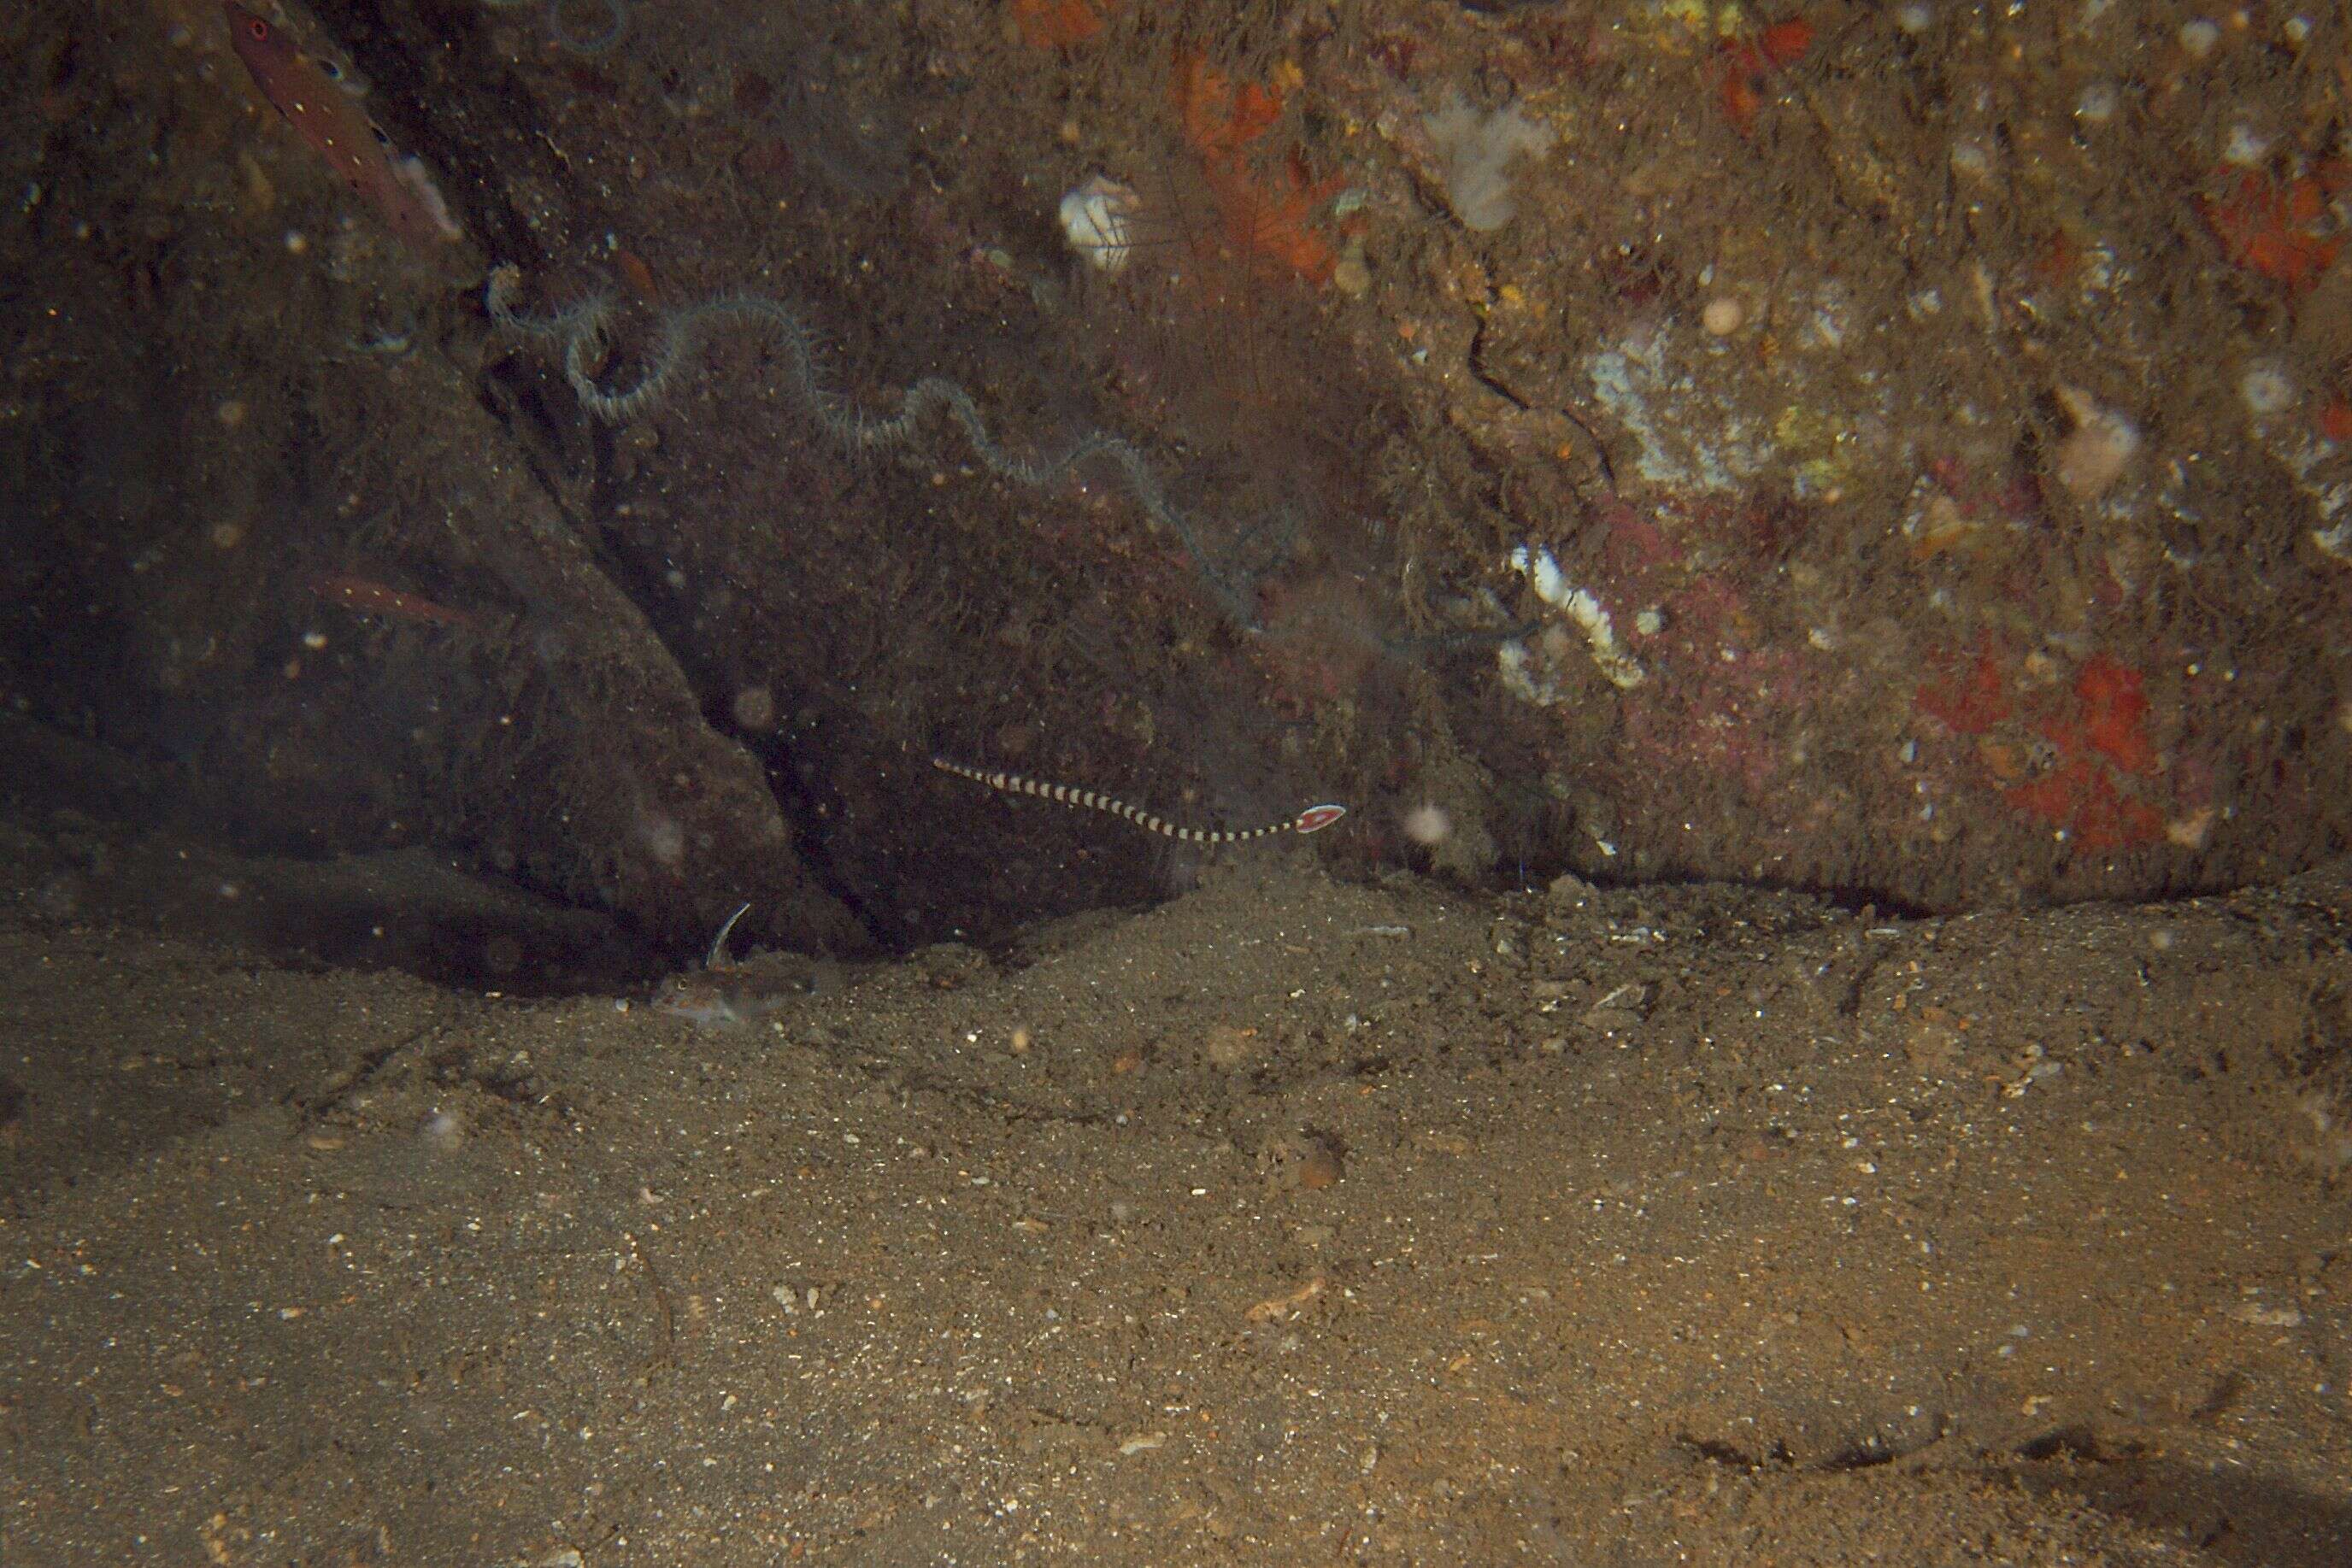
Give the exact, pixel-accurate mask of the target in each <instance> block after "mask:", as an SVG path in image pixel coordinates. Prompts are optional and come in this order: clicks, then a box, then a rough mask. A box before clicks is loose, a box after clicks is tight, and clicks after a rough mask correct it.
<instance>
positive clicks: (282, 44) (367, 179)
mask: <svg viewBox="0 0 2352 1568" xmlns="http://www.w3.org/2000/svg"><path fill="white" fill-rule="evenodd" d="M221 9H222V10H223V11H224V12H226V14H227V16H228V36H229V42H230V43H231V44H232V45H233V46H234V47H236V57H237V58H239V59H241V60H243V61H244V62H245V68H246V69H247V70H248V71H250V72H252V73H253V81H254V85H255V86H257V87H258V88H259V89H261V96H262V97H264V98H266V99H268V100H269V101H270V102H271V103H272V104H274V105H276V106H277V109H278V113H280V114H282V115H284V116H285V117H286V120H287V123H288V124H289V125H291V126H293V127H294V129H295V131H297V132H298V133H299V135H300V136H301V138H302V140H303V141H307V142H309V143H310V145H311V147H312V148H313V149H315V150H316V151H317V152H318V154H319V156H320V157H321V158H324V159H325V160H326V161H327V163H328V166H329V167H331V168H332V169H333V170H334V172H336V173H338V174H341V176H342V177H343V180H344V183H347V184H349V185H350V186H351V188H352V190H353V191H356V192H357V193H359V195H360V198H361V199H362V201H364V202H366V203H367V204H368V205H370V206H371V207H373V208H374V209H375V210H376V213H377V214H378V215H379V216H381V217H382V218H383V221H384V222H385V223H386V224H388V225H391V227H392V232H393V233H394V234H396V235H399V236H400V237H401V238H402V239H403V240H404V241H405V242H407V244H408V245H410V246H413V247H415V249H417V250H419V251H422V252H424V253H425V254H426V255H428V256H429V255H431V254H432V253H433V251H434V249H435V247H436V246H443V245H446V244H449V243H450V242H451V241H454V240H459V239H463V238H464V237H465V231H464V230H462V229H460V228H459V227H458V226H457V221H456V220H455V219H453V218H451V217H450V215H449V204H447V203H446V202H444V201H443V200H442V199H441V193H440V192H439V191H438V190H436V189H435V188H434V184H433V177H432V176H431V175H430V174H427V173H426V172H425V165H424V164H422V163H420V162H417V161H416V160H415V159H414V158H408V157H404V156H402V155H401V153H400V152H398V151H397V150H396V149H394V146H393V144H392V138H390V137H389V136H386V135H385V134H384V133H383V130H382V129H381V128H379V127H378V126H377V124H376V123H375V121H374V120H370V119H369V118H368V117H367V114H366V111H365V110H362V109H361V108H360V106H359V104H358V102H357V101H356V100H355V99H353V98H352V95H351V94H350V93H348V92H345V91H344V90H343V89H341V87H339V86H338V85H337V84H336V82H335V78H333V77H332V76H331V75H329V74H328V71H327V68H325V67H324V66H322V65H320V63H319V62H318V61H317V60H315V59H312V58H311V57H310V56H308V55H306V54H304V53H303V52H302V51H301V50H299V49H298V48H296V47H294V41H293V40H292V39H291V38H289V37H287V36H286V35H285V34H283V33H281V32H279V31H278V29H277V28H276V27H273V26H270V25H269V24H268V22H266V21H263V20H262V19H261V18H260V17H258V16H255V15H254V14H253V13H252V12H250V11H248V10H247V9H246V8H245V7H244V6H242V5H238V4H236V0H221Z"/></svg>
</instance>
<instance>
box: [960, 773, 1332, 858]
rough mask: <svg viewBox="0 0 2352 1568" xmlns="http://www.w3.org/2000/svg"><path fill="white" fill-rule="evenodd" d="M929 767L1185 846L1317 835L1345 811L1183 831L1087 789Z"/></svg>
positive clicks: (1316, 809) (1312, 811) (1311, 810)
mask: <svg viewBox="0 0 2352 1568" xmlns="http://www.w3.org/2000/svg"><path fill="white" fill-rule="evenodd" d="M931 766H932V767H934V768H938V769H939V770H940V772H942V773H952V774H954V775H955V776H956V777H957V778H959V779H971V781H972V782H973V783H975V784H985V785H987V786H988V787H989V788H990V789H1002V790H1003V791H1004V792H1005V793H1006V794H1008V795H1034V796H1036V797H1037V798H1038V799H1039V800H1058V801H1060V802H1061V803H1062V804H1063V805H1065V806H1083V807H1085V808H1086V809H1087V810H1090V811H1108V812H1109V813H1110V814H1111V815H1112V816H1114V817H1125V818H1126V819H1127V820H1128V821H1130V822H1133V823H1134V824H1135V825H1136V826H1137V827H1139V828H1141V829H1143V830H1144V831H1146V832H1152V833H1158V834H1160V835H1161V836H1162V837H1165V838H1171V839H1181V840H1182V841H1184V842H1186V843H1188V844H1236V843H1242V842H1244V841H1248V840H1250V839H1270V838H1272V837H1274V835H1276V833H1314V832H1320V831H1322V830H1323V829H1325V828H1328V827H1329V826H1330V825H1331V824H1332V823H1334V822H1336V821H1339V819H1340V818H1342V817H1344V816H1346V815H1347V814H1348V808H1347V807H1345V806H1334V805H1331V804H1328V802H1327V803H1326V804H1324V805H1320V806H1309V807H1307V810H1303V811H1301V812H1299V813H1298V814H1297V816H1295V817H1289V818H1286V819H1285V820H1284V821H1279V822H1268V823H1267V824H1266V825H1265V827H1263V828H1248V829H1243V830H1234V829H1227V828H1188V827H1185V826H1183V825H1181V823H1177V822H1171V821H1168V820H1167V819H1165V818H1163V817H1157V816H1154V815H1153V814H1152V813H1150V811H1147V810H1144V809H1143V808H1142V807H1140V806H1136V805H1131V804H1129V802H1127V801H1125V800H1114V799H1112V798H1111V797H1110V796H1108V795H1099V794H1097V793H1096V792H1095V791H1094V790H1092V789H1073V788H1072V787H1070V786H1069V785H1067V784H1050V783H1047V782H1046V781H1045V779H1029V778H1024V776H1023V775H1021V774H1018V773H992V772H990V771H989V770H988V769H986V768H974V767H971V765H969V764H967V763H962V762H953V761H950V760H949V759H948V758H944V757H934V758H931Z"/></svg>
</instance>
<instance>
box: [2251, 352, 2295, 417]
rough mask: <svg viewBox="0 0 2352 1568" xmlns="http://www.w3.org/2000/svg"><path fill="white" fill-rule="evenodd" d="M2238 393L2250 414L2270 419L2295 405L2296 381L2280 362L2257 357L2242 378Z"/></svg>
mask: <svg viewBox="0 0 2352 1568" xmlns="http://www.w3.org/2000/svg"><path fill="white" fill-rule="evenodd" d="M2238 395H2239V396H2240V397H2241V398H2242V399H2244V400H2245V404H2246V412H2247V413H2251V414H2252V415H2253V416H2254V417H2255V418H2257V419H2266V418H2268V417H2270V416H2271V415H2273V414H2279V413H2285V412H2286V411H2287V410H2288V409H2289V408H2292V407H2293V406H2294V380H2293V379H2292V378H2291V377H2289V376H2288V374H2287V373H2286V371H2285V369H2284V367H2282V366H2281V365H2280V364H2279V363H2278V362H2277V361H2273V360H2256V361H2254V362H2253V363H2252V364H2251V365H2248V366H2247V367H2246V369H2245V373H2244V374H2242V375H2241V376H2240V377H2239V378H2238Z"/></svg>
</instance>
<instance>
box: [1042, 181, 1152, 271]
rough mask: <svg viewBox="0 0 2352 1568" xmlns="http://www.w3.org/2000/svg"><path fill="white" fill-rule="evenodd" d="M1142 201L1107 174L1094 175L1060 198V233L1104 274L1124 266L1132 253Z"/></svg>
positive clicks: (1074, 248) (1130, 188)
mask: <svg viewBox="0 0 2352 1568" xmlns="http://www.w3.org/2000/svg"><path fill="white" fill-rule="evenodd" d="M1142 208H1143V198H1142V197H1140V196H1139V195H1137V194H1136V193H1135V191H1134V189H1133V188H1132V187H1130V186H1127V185H1122V184H1120V183H1118V181H1116V180H1114V179H1112V178H1111V177H1110V176H1109V175H1108V174H1096V175H1092V176H1090V177H1089V178H1087V180H1086V181H1085V182H1084V183H1081V184H1078V185H1076V186H1074V187H1072V188H1071V191H1070V193H1069V194H1068V195H1066V196H1064V197H1063V198H1062V233H1063V234H1064V235H1067V236H1068V237H1069V241H1070V248H1071V249H1072V250H1075V251H1076V252H1077V253H1078V254H1079V255H1080V256H1084V257H1086V259H1087V261H1088V262H1089V263H1091V264H1092V265H1094V266H1095V267H1098V268H1100V269H1101V270H1102V271H1104V272H1117V271H1118V270H1119V269H1121V268H1122V267H1126V266H1127V264H1128V260H1129V257H1130V256H1132V255H1133V254H1134V247H1135V215H1136V214H1137V213H1139V212H1140V211H1141V210H1142Z"/></svg>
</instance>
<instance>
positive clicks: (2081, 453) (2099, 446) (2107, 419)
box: [2054, 386, 2139, 501]
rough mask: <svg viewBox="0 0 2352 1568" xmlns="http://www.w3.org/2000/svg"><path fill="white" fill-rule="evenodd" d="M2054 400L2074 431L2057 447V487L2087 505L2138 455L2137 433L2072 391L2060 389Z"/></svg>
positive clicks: (2084, 394)
mask: <svg viewBox="0 0 2352 1568" xmlns="http://www.w3.org/2000/svg"><path fill="white" fill-rule="evenodd" d="M2057 398H2058V402H2059V403H2060V405H2061V406H2062V407H2063V408H2064V409H2065V410H2066V413H2067V415H2068V417H2070V418H2071V419H2073V420H2074V429H2073V430H2072V431H2071V432H2069V433H2068V434H2066V436H2065V437H2064V438H2063V440H2061V441H2060V442H2059V443H2058V451H2057V460H2056V463H2055V465H2054V468H2055V472H2056V476H2057V479H2058V483H2059V484H2061V485H2063V486H2065V487H2066V489H2067V491H2068V493H2070V494H2071V495H2073V496H2074V497H2075V499H2077V500H2083V501H2087V500H2090V499H2091V498H2093V497H2095V496H2098V495H2100V494H2102V493H2103V492H2105V490H2106V488H2107V487H2108V486H2111V485H2113V484H2114V483H2115V482H2116V480H2117V479H2118V478H2121V477H2122V476H2123V472H2124V469H2125V468H2126V467H2127V466H2129V465H2130V463H2131V460H2132V457H2133V455H2134V454H2136V453H2137V452H2138V451H2139V429H2138V427H2137V426H2136V425H2135V424H2133V423H2132V422H2131V421H2130V420H2128V419H2126V418H2125V417H2124V416H2123V415H2122V414H2120V413H2116V411H2115V410H2114V409H2111V408H2107V407H2105V406H2104V405H2102V404H2100V403H2098V402H2094V401H2093V400H2092V398H2091V396H2090V394H2089V393H2087V392H2082V391H2080V390H2078V389H2076V388H2074V387H2070V386H2061V387H2059V388H2058V389H2057Z"/></svg>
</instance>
